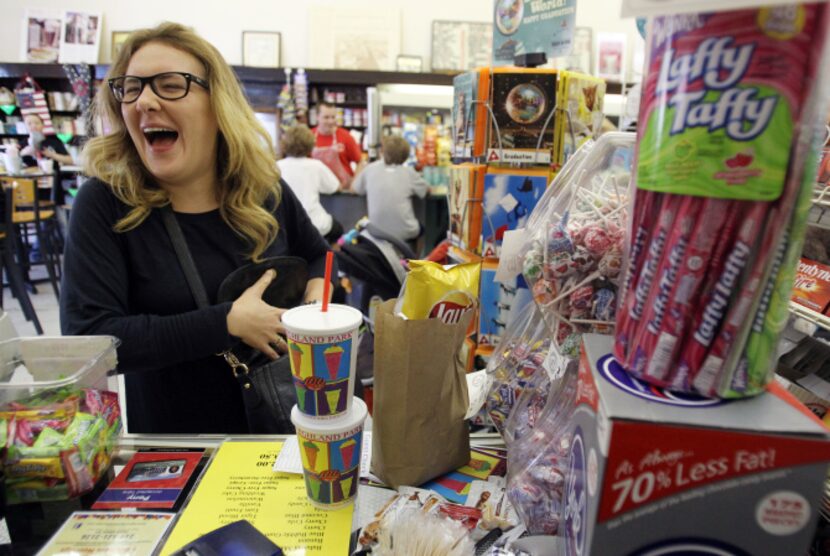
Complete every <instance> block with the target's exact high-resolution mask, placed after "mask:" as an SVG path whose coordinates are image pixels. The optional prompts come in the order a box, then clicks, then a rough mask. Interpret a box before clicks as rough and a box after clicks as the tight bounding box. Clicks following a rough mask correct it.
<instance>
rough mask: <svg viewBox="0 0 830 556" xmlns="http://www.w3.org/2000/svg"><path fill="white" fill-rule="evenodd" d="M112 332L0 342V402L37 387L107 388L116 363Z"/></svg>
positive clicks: (39, 388)
mask: <svg viewBox="0 0 830 556" xmlns="http://www.w3.org/2000/svg"><path fill="white" fill-rule="evenodd" d="M119 343H120V342H119V340H118V339H117V338H115V337H114V336H55V337H48V336H47V337H44V336H38V337H31V338H29V337H21V338H14V339H11V340H6V341H2V342H0V405H2V404H5V403H9V402H12V401H15V400H17V399H20V398H23V397H26V396H29V395H32V394H35V393H37V392H39V391H41V390H45V389H52V388H61V387H64V386H78V387H79V388H94V389H98V390H107V389H108V388H107V374H108V372H109V371H111V370H114V369H115V368H116V365H117V357H116V351H115V350H116V347H118V344H119Z"/></svg>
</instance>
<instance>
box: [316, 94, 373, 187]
mask: <svg viewBox="0 0 830 556" xmlns="http://www.w3.org/2000/svg"><path fill="white" fill-rule="evenodd" d="M317 122H318V123H317V127H315V128H314V129H312V131H313V132H314V135H315V137H316V142H315V146H314V150H313V151H312V152H311V157H312V158H316V159H317V160H319V161H320V162H322V163H323V164H325V165H326V166H328V167H329V169H330V170H331V171H332V172H333V173H334V175H335V176H337V179H338V180H340V186H341V187H342V188H343V189H348V188H349V185H350V184H351V182H352V178H354V176H355V173H356V172H357V173H359V172H360V170H361V169H362V168H363V165H362V163H361V160H362V155H361V152H360V147H358V146H357V143H356V142H355V140H354V138H353V137H352V134H351V133H349V132H348V130H345V129H343V128H342V127H337V109H336V108H335V106H334V105H333V104H330V103H328V102H321V103H319V104H318V105H317ZM352 162H354V163H355V164H356V165H357V170H352Z"/></svg>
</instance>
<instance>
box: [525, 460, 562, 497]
mask: <svg viewBox="0 0 830 556" xmlns="http://www.w3.org/2000/svg"><path fill="white" fill-rule="evenodd" d="M530 476H531V477H533V478H534V479H536V480H537V481H541V482H543V483H545V484H546V485H547V486H548V488H550V489H551V490H552V491H554V492H556V493H558V494H562V487H563V485H564V484H565V477H564V475H563V474H562V471H561V470H560V469H559V468H558V467H556V466H555V465H552V464H550V463H540V464H537V465H535V466H533V467H531V468H530Z"/></svg>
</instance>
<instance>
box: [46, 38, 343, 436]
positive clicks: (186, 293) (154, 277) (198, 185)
mask: <svg viewBox="0 0 830 556" xmlns="http://www.w3.org/2000/svg"><path fill="white" fill-rule="evenodd" d="M105 82H106V83H107V84H108V85H109V86H108V87H107V86H104V87H101V89H100V90H99V91H98V93H97V94H96V96H95V103H96V105H95V111H96V115H97V117H100V118H103V119H104V120H105V121H108V122H110V126H111V130H110V132H109V133H108V134H107V135H103V136H99V137H95V138H93V139H91V140H90V141H89V142H88V143H87V144H86V146H85V148H84V153H83V159H84V173H85V174H86V175H87V176H90V177H91V179H90V180H88V181H87V182H86V183H85V184H84V185H83V186H82V187H81V188H80V190H79V192H78V195H77V197H76V199H75V203H74V205H73V208H72V217H71V218H70V221H69V235H68V237H67V241H66V252H65V258H64V275H63V294H62V295H61V299H60V318H61V329H62V331H63V333H64V334H66V335H74V334H79V335H85V334H93V335H94V334H104V335H112V336H115V337H117V338H118V339H119V340H120V342H121V344H120V346H119V347H118V367H119V370H120V371H121V372H123V373H124V375H125V376H124V380H125V383H126V392H125V394H126V401H127V425H128V430H129V431H130V432H139V433H188V434H192V433H214V434H237V433H245V432H247V431H248V422H247V419H246V415H245V408H244V405H243V402H242V395H241V393H240V388H239V383H238V382H237V380H236V379H235V378H234V376H233V374H232V371H231V369H230V367H229V366H228V365H227V364H226V363H225V361H224V360H223V359H222V357H220V356H218V355H217V354H218V353H220V352H222V351H224V350H227V349H230V348H232V347H233V346H234V345H235V344H237V343H238V342H240V341H241V342H244V343H245V344H247V345H249V346H251V347H253V348H255V349H257V350H259V351H260V352H262V353H264V354H265V355H267V356H269V357H271V358H276V357H277V354H278V352H279V351H284V350H285V349H286V347H287V346H286V343H285V340H284V339H282V337H281V334H283V333H284V326H283V325H282V322H281V319H282V314H283V312H284V311H285V309H284V308H281V307H272V306H270V305H268V304H267V303H265V302H264V301H263V300H262V294H263V293H264V291H265V290H266V288H267V287H268V285H269V283H270V282H271V281H272V280H273V276H274V273H273V271H271V270H269V271H266V272H265V273H264V274H263V275H262V276H261V277H260V278H259V280H258V281H257V282H256V283H255V284H254V285H252V286H251V287H249V288H248V289H247V290H246V291H245V292H244V293H243V294H242V295H240V296H239V297H238V298H237V299H236V300H234V301H229V302H225V303H218V302H217V293H218V290H219V285H220V284H221V283H222V281H223V280H224V279H225V277H227V276H228V274H230V273H231V272H233V271H235V270H236V269H238V268H239V267H241V266H243V265H245V264H247V263H249V262H251V261H260V260H262V259H263V258H266V257H275V256H283V255H293V256H297V257H301V258H303V259H305V260H306V261H307V263H308V270H309V276H310V279H309V281H308V283H307V286H306V289H305V292H304V301H305V302H316V301H321V300H322V298H323V291H324V284H323V282H324V278H323V277H324V276H325V261H326V253H327V252H328V251H329V246H328V245H327V244H326V242H325V241H324V240H323V238H322V237H321V236H320V234H319V233H318V232H317V229H316V228H315V227H314V225H313V224H312V223H311V220H309V218H308V216H307V215H306V212H305V210H304V209H303V207H302V205H301V204H300V202H299V201H298V200H297V198H296V196H295V195H294V193H293V192H292V191H291V189H290V188H289V187H285V186H284V184H282V183H281V182H280V179H279V170H278V169H277V164H276V159H275V156H274V148H273V144H272V142H271V138H270V136H269V134H268V132H267V131H266V130H265V129H264V128H263V127H262V125H261V124H260V123H259V122H258V121H257V119H256V117H255V116H254V113H253V111H252V110H251V107H250V105H249V104H248V102H247V101H246V99H245V95H244V94H243V92H242V89H241V88H240V85H239V81H238V80H237V79H236V76H235V75H234V72H233V70H232V69H231V67H230V66H229V65H228V64H227V62H226V61H225V60H224V59H223V58H222V55H221V54H220V53H219V51H218V50H216V48H215V47H214V46H212V45H211V44H210V43H208V42H207V41H206V40H204V39H203V38H201V37H200V36H198V35H197V34H196V33H195V32H193V31H192V30H191V29H189V28H187V27H184V26H182V25H179V24H176V23H162V24H160V25H159V26H157V27H155V28H152V29H142V30H138V31H134V32H132V33H131V34H130V36H129V38H128V39H127V40H126V42H125V43H124V45H123V46H122V48H121V50H120V51H119V54H118V56H117V58H116V60H115V62H114V63H113V64H112V65H111V66H110V69H109V73H108V76H107V80H106V81H105ZM166 207H170V208H172V211H173V215H174V218H175V219H176V220H177V222H178V224H179V226H180V227H181V229H182V234H183V236H184V238H185V240H186V242H187V244H188V248H189V251H190V253H191V254H192V258H193V261H194V264H195V266H196V268H197V269H198V272H199V274H200V275H201V276H200V277H201V279H202V282H203V283H204V286H205V290H206V293H207V296H208V298H209V302H210V304H211V305H210V306H209V307H207V308H201V309H200V308H197V305H196V301H195V300H194V297H193V294H192V293H191V290H190V288H189V286H188V282H187V280H186V279H185V274H184V272H183V270H182V266H181V264H180V263H179V260H178V257H177V256H176V252H175V250H174V248H173V243H172V241H171V239H170V236H169V234H168V233H167V230H166V228H165V225H164V220H163V217H162V210H167V209H166ZM334 272H336V268H335V269H334Z"/></svg>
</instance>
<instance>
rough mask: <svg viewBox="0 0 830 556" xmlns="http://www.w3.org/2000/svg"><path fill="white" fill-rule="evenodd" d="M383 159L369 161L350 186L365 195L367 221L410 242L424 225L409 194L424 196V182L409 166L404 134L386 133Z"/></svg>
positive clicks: (425, 190) (393, 235)
mask: <svg viewBox="0 0 830 556" xmlns="http://www.w3.org/2000/svg"><path fill="white" fill-rule="evenodd" d="M381 149H382V153H383V159H382V160H376V161H375V162H372V163H371V164H369V165H368V166H366V168H365V169H364V170H363V171H362V172H361V173H360V174H358V175H357V178H355V181H354V184H353V185H352V189H353V190H354V191H355V193H358V194H359V195H366V204H367V206H368V212H369V222H371V223H372V225H373V226H375V227H376V228H377V229H378V230H380V231H382V232H383V233H385V234H387V235H389V236H392V237H394V238H396V239H399V240H401V241H406V242H409V243H410V244H411V243H413V242H414V241H415V240H416V239H417V238H418V237H420V236H421V234H423V231H424V227H423V226H422V225H421V223H420V222H418V219H417V218H415V210H414V209H413V207H412V197H413V196H417V197H420V198H421V199H423V198H424V197H425V196H426V194H427V182H426V181H424V179H423V178H422V177H421V176H420V175H419V174H418V173H417V172H416V171H415V170H414V169H412V168H411V167H409V166H403V164H404V162H406V160H407V159H408V158H409V151H410V145H409V143H407V142H406V140H405V139H404V138H403V137H400V136H398V135H389V136H386V137H384V138H383V139H382V140H381Z"/></svg>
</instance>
